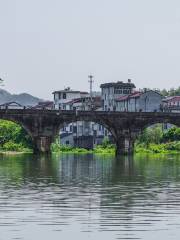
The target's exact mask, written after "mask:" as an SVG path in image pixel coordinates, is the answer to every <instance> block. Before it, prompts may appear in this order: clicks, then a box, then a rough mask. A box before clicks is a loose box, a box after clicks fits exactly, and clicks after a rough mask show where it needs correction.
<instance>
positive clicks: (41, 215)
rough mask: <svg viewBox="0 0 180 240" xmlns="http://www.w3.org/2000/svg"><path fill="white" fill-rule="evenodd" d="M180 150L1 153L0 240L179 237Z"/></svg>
mask: <svg viewBox="0 0 180 240" xmlns="http://www.w3.org/2000/svg"><path fill="white" fill-rule="evenodd" d="M179 238H180V156H178V155H174V156H172V155H166V156H152V155H136V156H134V157H127V156H126V157H123V158H119V159H115V158H114V157H113V156H102V155H73V154H69V155H66V154H64V155H52V156H51V157H43V156H42V157H35V156H33V155H27V154H26V155H16V156H12V155H10V156H4V155H1V156H0V240H9V239H24V240H36V239H38V240H39V239H43V240H49V239H52V240H57V239H58V240H59V239H63V240H64V239H66V240H69V239H78V240H86V239H93V240H96V239H98V240H99V239H103V240H107V239H108V240H109V239H151V240H152V239H153V240H154V239H158V240H159V239H164V240H166V239H179Z"/></svg>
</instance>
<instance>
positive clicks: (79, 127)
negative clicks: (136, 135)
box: [58, 118, 115, 149]
mask: <svg viewBox="0 0 180 240" xmlns="http://www.w3.org/2000/svg"><path fill="white" fill-rule="evenodd" d="M93 120H94V119H92V120H91V121H90V119H84V118H83V119H82V118H80V119H79V118H77V119H76V120H75V119H73V121H72V120H68V121H64V123H60V125H59V126H58V135H60V141H62V142H61V143H62V144H63V145H64V144H65V145H66V144H68V145H72V146H77V147H82V148H87V149H92V148H93V147H94V146H95V145H99V144H101V143H102V142H103V140H104V138H105V137H108V138H109V140H110V141H112V143H115V139H114V136H113V134H112V132H111V128H110V127H109V126H108V125H107V124H105V123H104V122H102V121H98V120H96V121H93ZM62 138H63V139H62Z"/></svg>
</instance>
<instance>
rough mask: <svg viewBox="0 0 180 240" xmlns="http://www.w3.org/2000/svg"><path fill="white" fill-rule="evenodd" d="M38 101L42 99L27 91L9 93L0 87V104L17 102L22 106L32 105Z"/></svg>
mask: <svg viewBox="0 0 180 240" xmlns="http://www.w3.org/2000/svg"><path fill="white" fill-rule="evenodd" d="M40 101H42V99H39V98H37V97H34V96H32V95H30V94H28V93H21V94H11V93H9V92H8V91H6V90H4V89H0V104H3V103H7V102H17V103H20V104H21V105H23V106H34V105H36V104H37V103H38V102H40Z"/></svg>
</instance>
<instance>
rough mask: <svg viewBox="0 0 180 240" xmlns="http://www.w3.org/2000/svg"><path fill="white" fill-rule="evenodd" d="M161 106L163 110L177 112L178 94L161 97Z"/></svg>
mask: <svg viewBox="0 0 180 240" xmlns="http://www.w3.org/2000/svg"><path fill="white" fill-rule="evenodd" d="M162 108H163V111H165V112H179V111H180V96H171V97H167V98H165V99H163V101H162Z"/></svg>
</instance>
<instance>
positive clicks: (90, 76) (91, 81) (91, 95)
mask: <svg viewBox="0 0 180 240" xmlns="http://www.w3.org/2000/svg"><path fill="white" fill-rule="evenodd" d="M88 78H89V81H88V82H89V93H90V100H91V108H92V97H93V92H92V85H93V82H94V80H93V78H94V76H92V75H91V74H90V75H89V76H88Z"/></svg>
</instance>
